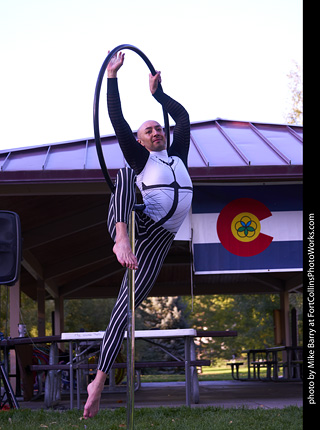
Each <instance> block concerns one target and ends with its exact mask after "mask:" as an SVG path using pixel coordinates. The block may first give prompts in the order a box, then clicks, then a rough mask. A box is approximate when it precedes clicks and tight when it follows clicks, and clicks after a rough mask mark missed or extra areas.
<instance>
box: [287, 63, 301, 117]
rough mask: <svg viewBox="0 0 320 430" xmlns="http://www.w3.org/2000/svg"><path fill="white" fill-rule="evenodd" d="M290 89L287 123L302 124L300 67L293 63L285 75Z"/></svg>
mask: <svg viewBox="0 0 320 430" xmlns="http://www.w3.org/2000/svg"><path fill="white" fill-rule="evenodd" d="M287 76H288V78H289V89H290V91H291V110H290V112H289V113H288V114H287V123H288V124H296V125H302V122H303V107H302V102H303V90H302V73H301V67H300V66H299V65H298V64H297V63H294V68H293V69H292V70H291V71H290V73H289V74H288V75H287Z"/></svg>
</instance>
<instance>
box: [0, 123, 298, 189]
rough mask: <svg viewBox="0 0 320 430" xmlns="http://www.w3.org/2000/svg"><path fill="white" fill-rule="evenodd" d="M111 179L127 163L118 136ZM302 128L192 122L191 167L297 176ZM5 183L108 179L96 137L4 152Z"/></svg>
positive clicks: (109, 144) (213, 175) (219, 174)
mask: <svg viewBox="0 0 320 430" xmlns="http://www.w3.org/2000/svg"><path fill="white" fill-rule="evenodd" d="M101 141H102V147H103V152H104V156H105V160H106V164H107V167H108V169H109V174H110V176H111V178H113V177H114V176H115V173H116V171H117V170H118V169H119V168H120V167H123V166H124V165H125V162H124V158H123V155H122V153H121V150H120V148H119V145H118V143H117V140H116V137H115V136H114V135H110V136H104V137H102V138H101ZM302 142H303V127H300V126H295V125H294V126H293V125H278V124H263V123H251V122H239V121H230V120H224V119H216V120H212V121H205V122H198V123H193V124H191V144H190V153H189V159H188V163H189V170H190V174H191V177H192V179H193V180H194V181H197V180H217V179H223V180H236V179H240V178H241V179H249V180H250V179H251V180H253V179H270V180H271V179H279V178H282V177H283V178H284V179H285V178H287V179H298V178H301V176H302V164H303V159H302V152H303V144H302ZM0 179H1V181H4V182H9V183H12V182H15V183H17V182H21V181H31V182H33V181H35V182H39V181H41V182H61V181H80V182H82V181H84V182H87V181H99V182H100V181H104V178H103V175H102V172H101V170H100V165H99V161H98V157H97V153H96V148H95V142H94V139H93V138H89V139H83V140H76V141H69V142H61V143H54V144H48V145H41V146H36V147H27V148H17V149H12V150H4V151H0Z"/></svg>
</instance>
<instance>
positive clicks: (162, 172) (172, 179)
mask: <svg viewBox="0 0 320 430" xmlns="http://www.w3.org/2000/svg"><path fill="white" fill-rule="evenodd" d="M136 184H137V186H138V188H139V189H140V191H141V194H142V198H143V201H144V204H145V206H146V207H145V209H144V213H145V214H147V215H148V216H149V217H150V218H151V219H153V220H154V221H155V222H157V223H159V225H162V227H164V228H165V229H166V230H168V231H170V232H171V233H177V231H178V230H179V228H180V226H181V224H182V222H183V220H184V219H185V217H186V215H187V214H188V212H189V209H190V206H191V201H192V193H193V192H192V181H191V179H190V176H189V173H188V170H187V168H186V166H185V165H184V163H183V162H182V160H181V159H180V158H179V157H177V156H170V157H169V156H168V153H167V151H166V150H163V151H159V152H155V151H152V152H150V155H149V158H148V161H147V163H146V165H145V167H144V169H143V170H142V172H141V173H140V174H138V175H137V182H136Z"/></svg>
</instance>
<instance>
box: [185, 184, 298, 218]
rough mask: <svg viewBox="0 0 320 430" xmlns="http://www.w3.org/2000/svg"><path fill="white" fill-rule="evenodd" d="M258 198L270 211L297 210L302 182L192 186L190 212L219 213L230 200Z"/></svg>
mask: <svg viewBox="0 0 320 430" xmlns="http://www.w3.org/2000/svg"><path fill="white" fill-rule="evenodd" d="M240 198H251V199H255V200H259V201H260V202H261V203H263V204H264V205H266V206H267V208H268V209H269V210H270V211H271V212H274V211H299V210H302V209H303V207H302V206H303V203H302V184H293V185H248V186H247V185H240V186H218V185H217V186H212V185H210V186H209V185H208V186H206V185H200V186H195V187H194V192H193V203H192V213H220V212H221V210H222V209H223V208H224V207H225V206H226V205H227V204H228V203H229V202H231V201H232V200H235V199H240Z"/></svg>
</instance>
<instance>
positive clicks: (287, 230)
mask: <svg viewBox="0 0 320 430" xmlns="http://www.w3.org/2000/svg"><path fill="white" fill-rule="evenodd" d="M218 216H219V213H203V214H192V228H193V243H199V244H201V243H220V240H219V237H218V234H217V219H218ZM302 221H303V214H302V211H283V212H273V213H272V216H270V217H268V218H265V219H264V220H262V221H261V233H264V234H266V235H268V236H272V237H273V241H274V242H282V241H291V240H302Z"/></svg>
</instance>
